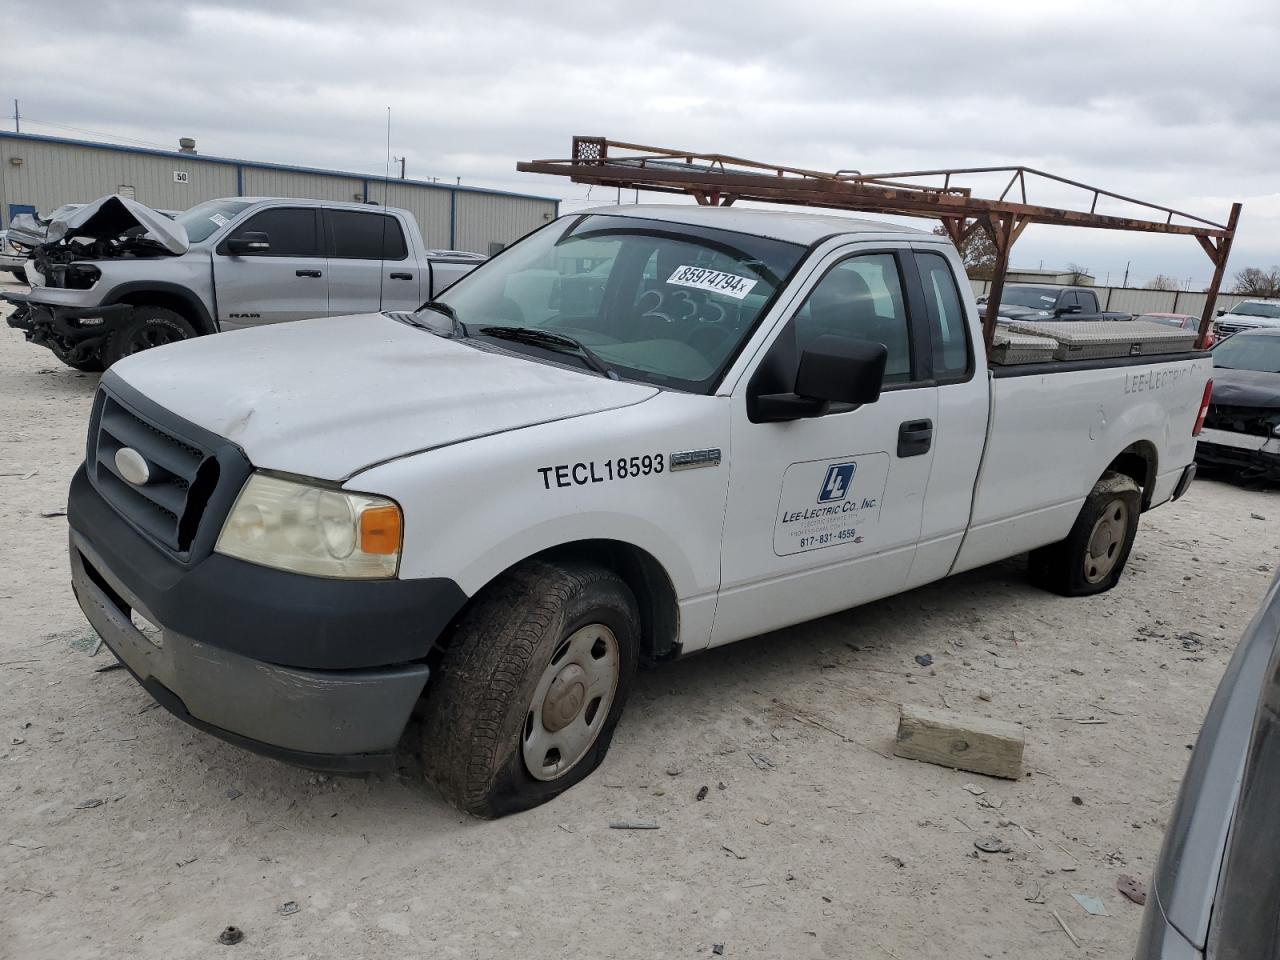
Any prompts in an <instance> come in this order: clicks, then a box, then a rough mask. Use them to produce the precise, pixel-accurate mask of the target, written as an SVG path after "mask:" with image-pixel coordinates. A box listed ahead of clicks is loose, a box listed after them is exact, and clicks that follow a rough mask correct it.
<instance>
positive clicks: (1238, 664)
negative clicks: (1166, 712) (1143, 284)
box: [1136, 338, 1280, 960]
mask: <svg viewBox="0 0 1280 960" xmlns="http://www.w3.org/2000/svg"><path fill="white" fill-rule="evenodd" d="M1233 339H1234V338H1233ZM1277 344H1278V345H1280V340H1277ZM1278 795H1280V575H1277V576H1276V577H1275V578H1274V579H1272V581H1271V589H1270V590H1269V591H1268V592H1267V595H1266V597H1265V599H1264V600H1263V602H1262V609H1261V610H1260V611H1259V612H1258V615H1257V616H1256V617H1254V619H1253V622H1252V623H1251V624H1250V625H1249V628H1248V629H1247V630H1246V631H1245V634H1244V637H1243V639H1241V641H1240V643H1239V645H1238V646H1237V647H1236V651H1235V654H1234V655H1233V656H1232V658H1231V662H1230V663H1229V664H1227V669H1226V672H1225V673H1224V674H1223V677H1222V681H1221V682H1220V683H1219V684H1218V691H1217V693H1216V694H1214V698H1213V702H1212V703H1211V704H1210V705H1209V713H1208V716H1206V717H1205V721H1204V726H1203V727H1201V728H1200V736H1199V737H1198V738H1197V739H1196V745H1195V749H1194V751H1193V752H1192V754H1191V762H1190V763H1189V764H1188V765H1187V772H1186V776H1185V777H1183V781H1182V790H1181V791H1180V792H1179V795H1178V801H1177V804H1176V805H1175V806H1174V808H1173V816H1172V817H1170V819H1169V826H1168V829H1167V830H1166V832H1165V838H1164V847H1163V849H1162V850H1161V851H1160V859H1159V862H1158V863H1157V865H1156V869H1155V872H1154V873H1153V874H1152V876H1151V886H1150V890H1149V891H1148V895H1147V907H1146V913H1145V915H1144V916H1143V921H1142V932H1141V933H1140V934H1139V938H1138V951H1137V955H1136V960H1201V958H1204V957H1212V958H1214V960H1273V958H1275V957H1277V956H1280V933H1278V930H1280V927H1278V925H1277V920H1276V909H1277V906H1276V905H1277V904H1280V870H1277V869H1276V864H1277V863H1278V862H1280V817H1278V816H1276V797H1277V796H1278Z"/></svg>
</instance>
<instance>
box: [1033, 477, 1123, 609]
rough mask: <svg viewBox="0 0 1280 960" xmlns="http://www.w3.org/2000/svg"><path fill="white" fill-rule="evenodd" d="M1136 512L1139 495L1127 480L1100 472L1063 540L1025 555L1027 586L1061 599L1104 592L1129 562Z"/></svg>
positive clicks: (1118, 577)
mask: <svg viewBox="0 0 1280 960" xmlns="http://www.w3.org/2000/svg"><path fill="white" fill-rule="evenodd" d="M1141 512H1142V492H1141V490H1139V489H1138V485H1137V484H1136V483H1135V482H1134V481H1133V479H1132V478H1131V477H1126V476H1125V475H1124V474H1120V473H1114V472H1110V471H1108V472H1107V473H1104V474H1103V475H1102V479H1101V480H1099V481H1098V482H1097V483H1096V484H1094V486H1093V489H1092V490H1091V491H1089V496H1088V497H1086V498H1085V501H1084V506H1083V507H1081V508H1080V515H1079V516H1078V517H1076V522H1075V524H1074V525H1073V526H1072V528H1071V532H1070V533H1069V534H1067V537H1066V539H1065V540H1061V541H1059V542H1058V543H1053V544H1050V545H1049V546H1047V547H1041V548H1040V549H1038V550H1033V551H1032V552H1031V558H1030V562H1029V564H1028V573H1029V575H1030V578H1031V582H1032V583H1033V584H1035V585H1036V586H1037V587H1042V588H1044V589H1045V590H1051V591H1052V592H1054V593H1059V594H1062V595H1063V596H1064V597H1087V596H1090V595H1092V594H1095V593H1102V592H1103V591H1106V590H1110V589H1111V588H1112V587H1114V586H1115V585H1116V582H1117V581H1118V580H1119V579H1120V574H1122V573H1123V572H1124V566H1125V564H1126V563H1127V562H1128V560H1129V551H1130V550H1132V549H1133V540H1134V537H1135V536H1137V533H1138V515H1139V514H1140V513H1141Z"/></svg>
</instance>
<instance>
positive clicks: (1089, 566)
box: [1084, 500, 1129, 583]
mask: <svg viewBox="0 0 1280 960" xmlns="http://www.w3.org/2000/svg"><path fill="white" fill-rule="evenodd" d="M1128 529H1129V505H1128V504H1126V503H1125V502H1124V501H1123V500H1112V501H1111V502H1110V503H1108V504H1107V507H1106V509H1105V510H1103V511H1102V516H1100V517H1098V520H1097V522H1096V523H1095V524H1094V525H1093V530H1092V531H1091V532H1090V534H1089V549H1088V551H1087V552H1086V553H1085V557H1084V578H1085V580H1086V581H1087V582H1089V583H1098V582H1100V581H1102V580H1105V579H1106V578H1107V576H1108V575H1109V574H1110V573H1111V570H1112V568H1114V567H1115V565H1116V561H1117V560H1119V559H1120V552H1121V550H1122V549H1123V547H1124V542H1125V535H1126V534H1127V532H1128Z"/></svg>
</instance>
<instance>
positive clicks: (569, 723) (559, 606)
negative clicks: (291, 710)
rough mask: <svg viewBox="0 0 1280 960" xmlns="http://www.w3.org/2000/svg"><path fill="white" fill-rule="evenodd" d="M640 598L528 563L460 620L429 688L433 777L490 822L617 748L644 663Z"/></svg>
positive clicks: (426, 753)
mask: <svg viewBox="0 0 1280 960" xmlns="http://www.w3.org/2000/svg"><path fill="white" fill-rule="evenodd" d="M639 648H640V618H639V613H638V612H637V609H636V601H635V597H634V596H633V595H632V593H631V590H630V589H629V588H628V587H627V585H626V584H625V583H624V582H623V581H622V580H621V579H620V578H619V577H618V576H617V575H616V574H614V573H612V572H610V571H608V570H605V569H603V568H600V567H595V566H590V565H586V564H576V563H572V564H571V563H565V564H553V563H543V562H539V561H533V562H530V563H527V564H524V565H522V566H520V567H518V568H516V569H515V570H513V571H512V572H510V573H507V574H504V575H503V576H502V577H501V578H500V579H498V580H497V581H495V582H494V583H493V584H491V585H490V586H489V587H487V588H486V589H485V591H484V593H482V594H481V595H480V596H479V597H478V598H477V599H476V601H475V603H474V604H473V605H472V606H471V608H470V609H469V610H468V611H467V612H466V613H465V614H464V615H463V619H462V621H461V623H460V624H459V626H458V629H457V632H456V634H455V635H454V638H453V641H452V643H451V644H450V645H449V648H448V650H447V651H446V653H445V655H444V657H443V659H442V661H441V663H440V666H439V670H438V678H437V679H436V680H435V681H434V682H433V683H432V685H431V686H430V687H429V688H428V693H427V701H426V713H425V716H424V719H423V725H422V738H423V739H422V752H423V765H424V767H425V769H426V773H427V776H428V778H429V779H431V780H432V781H434V782H435V784H436V786H437V787H439V789H440V791H441V792H442V793H443V794H444V796H445V797H446V799H448V800H449V801H450V802H451V803H452V804H454V805H455V806H457V807H458V808H459V809H461V810H464V811H466V812H467V813H470V814H473V815H474V816H478V817H485V818H492V817H500V816H504V815H506V814H508V813H516V812H518V811H520V810H527V809H529V808H531V807H536V806H538V805H539V804H542V803H545V802H546V801H548V800H550V799H552V798H553V797H555V796H557V795H558V794H560V793H563V792H564V791H565V790H567V789H568V788H569V787H571V786H573V785H574V784H576V783H578V782H579V781H580V780H582V779H583V778H585V777H586V776H587V775H588V774H590V773H591V772H592V771H593V770H594V769H595V768H596V767H597V766H599V765H600V761H601V760H603V759H604V756H605V753H606V752H608V749H609V743H610V741H611V740H612V738H613V730H614V727H615V726H616V725H617V723H618V719H619V717H621V715H622V708H623V705H624V703H625V702H626V698H627V694H628V693H629V692H630V689H631V684H632V680H633V678H634V677H635V672H636V664H637V662H638V660H639Z"/></svg>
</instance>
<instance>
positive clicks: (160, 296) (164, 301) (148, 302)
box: [116, 290, 213, 334]
mask: <svg viewBox="0 0 1280 960" xmlns="http://www.w3.org/2000/svg"><path fill="white" fill-rule="evenodd" d="M116 302H117V303H127V304H129V305H130V306H134V307H164V308H165V309H166V310H172V311H173V312H174V313H176V314H178V316H180V317H182V319H184V320H186V321H187V323H189V324H191V325H192V326H193V327H195V328H196V333H198V334H206V333H213V331H212V330H210V329H209V325H208V323H206V321H205V318H204V314H203V311H201V310H196V309H195V308H194V307H193V306H192V305H191V301H190V300H188V299H187V298H186V297H184V296H182V295H181V294H178V293H170V292H168V291H165V290H136V291H132V292H130V293H126V294H125V295H124V296H122V297H120V299H119V300H117V301H116Z"/></svg>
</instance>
